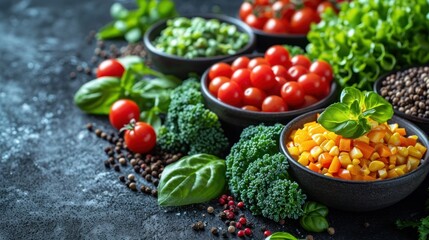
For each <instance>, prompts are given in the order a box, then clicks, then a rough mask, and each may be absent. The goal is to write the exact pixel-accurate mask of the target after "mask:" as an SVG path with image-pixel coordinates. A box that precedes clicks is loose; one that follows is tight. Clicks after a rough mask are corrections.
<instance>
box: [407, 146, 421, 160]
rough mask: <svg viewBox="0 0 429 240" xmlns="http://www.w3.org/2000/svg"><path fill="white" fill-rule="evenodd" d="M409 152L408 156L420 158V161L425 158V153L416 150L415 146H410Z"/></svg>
mask: <svg viewBox="0 0 429 240" xmlns="http://www.w3.org/2000/svg"><path fill="white" fill-rule="evenodd" d="M407 150H408V154H409V155H410V156H413V157H415V158H418V159H421V158H422V157H423V153H421V152H420V151H419V150H418V149H417V148H415V147H413V146H408V147H407Z"/></svg>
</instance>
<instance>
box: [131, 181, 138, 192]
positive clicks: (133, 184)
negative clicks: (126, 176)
mask: <svg viewBox="0 0 429 240" xmlns="http://www.w3.org/2000/svg"><path fill="white" fill-rule="evenodd" d="M130 189H131V190H133V191H136V190H137V185H136V183H135V182H132V183H130Z"/></svg>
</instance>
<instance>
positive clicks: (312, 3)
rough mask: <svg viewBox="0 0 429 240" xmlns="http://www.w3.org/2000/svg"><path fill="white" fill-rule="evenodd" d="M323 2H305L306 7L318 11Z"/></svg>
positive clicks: (313, 0)
mask: <svg viewBox="0 0 429 240" xmlns="http://www.w3.org/2000/svg"><path fill="white" fill-rule="evenodd" d="M321 1H322V0H304V1H303V2H304V6H306V7H309V8H312V9H316V8H317V6H318V5H319V3H320V2H321Z"/></svg>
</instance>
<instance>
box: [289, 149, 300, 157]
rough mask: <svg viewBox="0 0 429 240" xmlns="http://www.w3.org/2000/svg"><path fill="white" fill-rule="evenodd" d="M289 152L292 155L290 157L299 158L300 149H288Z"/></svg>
mask: <svg viewBox="0 0 429 240" xmlns="http://www.w3.org/2000/svg"><path fill="white" fill-rule="evenodd" d="M287 150H288V152H289V153H290V155H292V156H293V157H298V156H299V150H298V147H288V148H287Z"/></svg>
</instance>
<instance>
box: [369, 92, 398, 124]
mask: <svg viewBox="0 0 429 240" xmlns="http://www.w3.org/2000/svg"><path fill="white" fill-rule="evenodd" d="M364 104H365V110H364V112H363V114H364V116H368V117H370V118H371V119H372V120H375V121H377V122H378V123H383V122H386V121H387V120H389V119H391V118H392V116H393V107H392V105H391V104H390V103H389V102H388V101H387V100H386V99H384V98H383V97H382V96H380V95H378V94H377V93H375V92H366V93H365V101H364Z"/></svg>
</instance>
